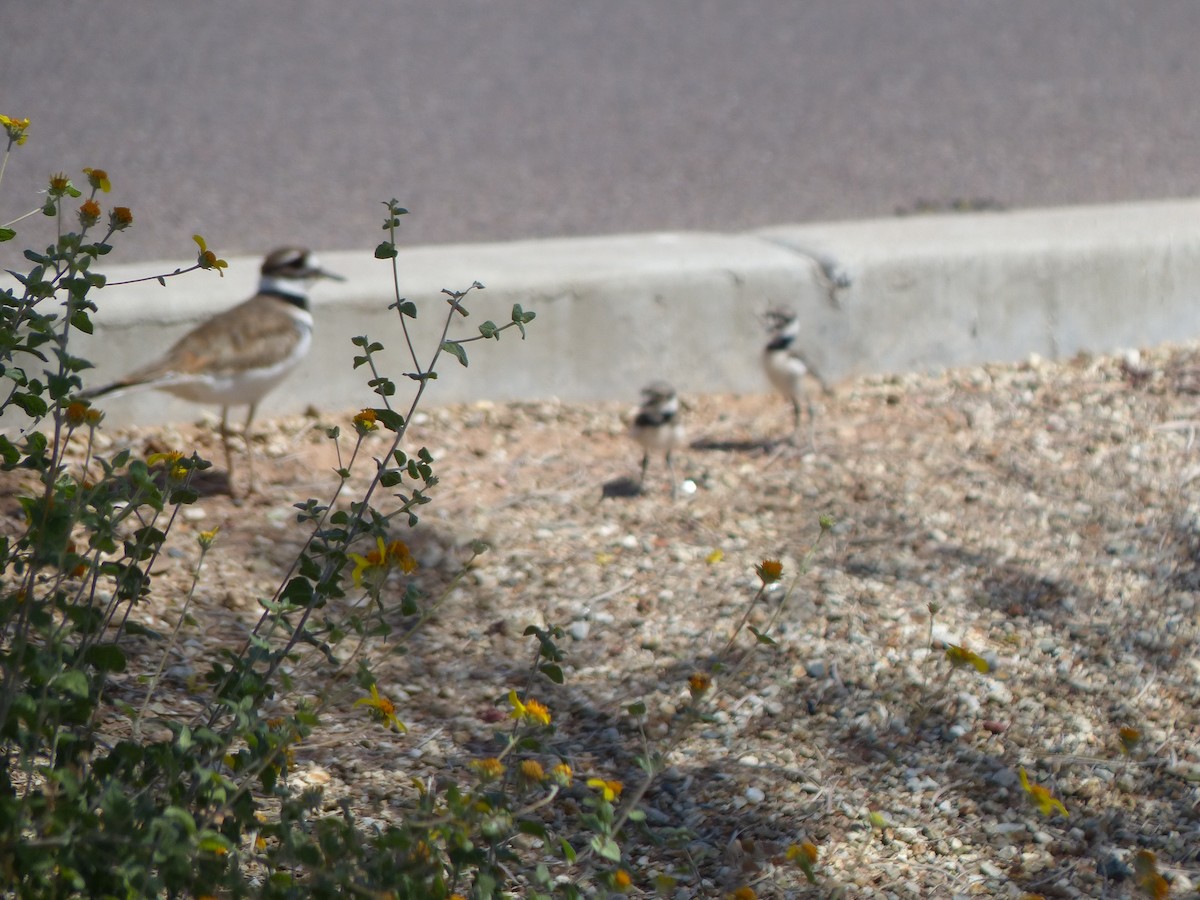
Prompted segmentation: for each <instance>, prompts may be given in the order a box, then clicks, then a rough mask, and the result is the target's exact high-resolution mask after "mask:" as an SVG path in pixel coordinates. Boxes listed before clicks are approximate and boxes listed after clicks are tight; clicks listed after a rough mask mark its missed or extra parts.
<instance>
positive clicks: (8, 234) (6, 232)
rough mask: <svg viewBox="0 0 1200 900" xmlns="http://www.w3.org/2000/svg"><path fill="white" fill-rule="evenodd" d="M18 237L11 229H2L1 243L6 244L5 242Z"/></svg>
mask: <svg viewBox="0 0 1200 900" xmlns="http://www.w3.org/2000/svg"><path fill="white" fill-rule="evenodd" d="M16 236H17V233H16V232H15V231H13V230H12V229H11V228H0V243H4V241H11V240H12V239H13V238H15V237H16Z"/></svg>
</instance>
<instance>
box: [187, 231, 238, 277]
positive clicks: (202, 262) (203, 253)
mask: <svg viewBox="0 0 1200 900" xmlns="http://www.w3.org/2000/svg"><path fill="white" fill-rule="evenodd" d="M192 240H193V241H195V242H196V246H198V247H199V248H200V252H199V254H197V256H196V265H197V266H199V267H200V268H201V269H216V270H217V274H218V275H220V276H221V277H222V278H224V277H225V273H224V272H222V271H221V270H222V269H228V268H229V263H227V262H225V260H223V259H218V258H217V254H216V252H215V251H213V250H209V249H208V244H207V243H206V242H205V240H204V238H202V237H201V236H200V235H198V234H193V235H192Z"/></svg>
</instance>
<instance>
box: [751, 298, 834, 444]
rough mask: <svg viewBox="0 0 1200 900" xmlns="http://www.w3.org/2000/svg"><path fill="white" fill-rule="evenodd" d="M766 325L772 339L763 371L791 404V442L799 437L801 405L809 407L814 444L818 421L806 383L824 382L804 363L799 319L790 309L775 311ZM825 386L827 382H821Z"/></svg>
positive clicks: (765, 357)
mask: <svg viewBox="0 0 1200 900" xmlns="http://www.w3.org/2000/svg"><path fill="white" fill-rule="evenodd" d="M766 318H767V325H768V327H769V328H770V332H771V338H770V340H769V341H768V342H767V346H766V347H765V348H764V349H763V357H762V360H763V369H764V370H765V371H766V373H767V378H769V379H770V381H771V384H772V385H774V387H775V390H777V391H779V393H781V394H783V396H785V397H787V398H788V400H790V401H791V403H792V413H793V416H794V422H793V426H792V438H791V439H792V441H793V442H795V441H796V439H797V438H798V437H799V435H800V421H801V418H802V413H801V405H802V403H803V405H804V406H806V407H807V408H808V428H809V435H808V439H809V444H810V446H811V445H815V441H816V421H815V416H814V410H813V404H812V399H811V398H810V397H809V394H808V390H807V387H806V382H807V381H808V379H809V377H810V376H811V377H812V378H814V379H816V380H817V381H818V382H821V378H820V376H819V375H817V373H816V371H815V370H814V369H813V368H812V367H811V366H810V365H808V363H806V362H805V361H804V357H803V356H801V355H800V350H799V348H798V347H797V346H796V338H798V337H799V336H800V318H799V317H798V316H797V315H796V314H795V313H794V312H791V311H790V310H781V309H773V310H770V311H768V312H767V316H766ZM821 384H822V387H823V386H824V382H821Z"/></svg>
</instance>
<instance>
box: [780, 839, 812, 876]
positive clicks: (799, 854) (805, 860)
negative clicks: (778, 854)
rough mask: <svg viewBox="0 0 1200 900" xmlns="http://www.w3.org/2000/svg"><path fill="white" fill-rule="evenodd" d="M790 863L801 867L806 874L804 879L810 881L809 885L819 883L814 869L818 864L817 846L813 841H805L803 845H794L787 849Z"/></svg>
mask: <svg viewBox="0 0 1200 900" xmlns="http://www.w3.org/2000/svg"><path fill="white" fill-rule="evenodd" d="M786 856H787V859H788V862H793V863H795V864H796V865H797V866H799V867H800V871H801V872H803V873H804V877H805V878H807V879H808V882H809V884H816V883H817V875H816V872H815V871H814V870H813V867H814V866H816V864H817V845H816V844H814V843H812V842H811V841H805V842H804V843H802V844H792V845H791V846H790V847H788V848H787V854H786Z"/></svg>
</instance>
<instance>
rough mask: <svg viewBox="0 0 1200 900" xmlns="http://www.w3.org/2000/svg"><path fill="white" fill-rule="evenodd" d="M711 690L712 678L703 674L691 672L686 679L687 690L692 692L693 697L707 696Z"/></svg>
mask: <svg viewBox="0 0 1200 900" xmlns="http://www.w3.org/2000/svg"><path fill="white" fill-rule="evenodd" d="M711 688H712V678H710V677H709V676H708V675H706V674H704V673H703V672H693V673H692V675H691V676H690V677H689V678H688V690H689V691H691V692H692V696H693V697H700V696H702V695H704V694H707V693H708V691H709V690H710V689H711Z"/></svg>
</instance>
